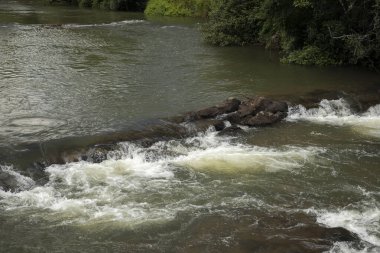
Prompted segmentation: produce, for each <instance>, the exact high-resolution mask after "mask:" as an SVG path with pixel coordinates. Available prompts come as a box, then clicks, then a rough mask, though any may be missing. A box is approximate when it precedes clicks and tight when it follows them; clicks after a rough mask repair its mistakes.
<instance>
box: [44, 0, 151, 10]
mask: <svg viewBox="0 0 380 253" xmlns="http://www.w3.org/2000/svg"><path fill="white" fill-rule="evenodd" d="M48 1H49V2H50V3H66V4H71V5H76V6H80V7H88V8H99V9H106V10H115V11H144V9H145V7H146V3H147V0H48Z"/></svg>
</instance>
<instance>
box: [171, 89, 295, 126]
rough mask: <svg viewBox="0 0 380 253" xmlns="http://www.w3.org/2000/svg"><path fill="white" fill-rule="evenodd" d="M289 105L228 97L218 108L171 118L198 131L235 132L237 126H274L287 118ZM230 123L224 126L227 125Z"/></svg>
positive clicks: (214, 107)
mask: <svg viewBox="0 0 380 253" xmlns="http://www.w3.org/2000/svg"><path fill="white" fill-rule="evenodd" d="M287 112H288V104H287V102H284V101H277V100H272V99H268V98H265V97H260V96H255V97H251V98H247V99H245V100H243V101H241V100H239V99H237V98H228V99H227V100H225V101H224V102H222V103H221V104H219V105H215V106H211V107H207V108H204V109H201V110H199V111H194V112H188V113H185V114H184V115H182V116H180V117H176V118H173V119H171V121H173V122H175V123H188V124H189V123H190V124H193V125H194V126H195V129H197V130H204V129H207V128H208V127H210V126H213V127H215V129H216V130H217V131H221V130H223V131H233V130H234V129H238V126H247V127H263V126H268V125H272V124H274V123H277V122H279V121H281V120H282V119H284V118H286V116H287ZM227 121H228V122H229V123H227V124H226V123H225V122H227Z"/></svg>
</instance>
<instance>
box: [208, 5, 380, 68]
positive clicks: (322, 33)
mask: <svg viewBox="0 0 380 253" xmlns="http://www.w3.org/2000/svg"><path fill="white" fill-rule="evenodd" d="M204 32H205V38H206V40H207V41H208V42H210V43H212V44H215V45H220V46H226V45H245V44H253V43H260V44H264V45H266V47H268V48H277V49H280V50H281V51H282V52H283V53H284V57H283V59H282V61H283V62H288V63H297V64H316V65H330V64H344V65H348V64H352V65H364V66H367V67H369V68H373V69H378V70H379V68H380V0H245V1H242V0H215V1H214V4H213V5H212V10H211V11H210V13H209V21H208V23H207V25H206V26H205V27H204Z"/></svg>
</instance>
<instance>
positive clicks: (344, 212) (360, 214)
mask: <svg viewBox="0 0 380 253" xmlns="http://www.w3.org/2000/svg"><path fill="white" fill-rule="evenodd" d="M306 212H307V213H312V214H314V215H316V217H317V222H318V223H320V224H323V225H325V226H327V227H343V228H345V229H347V230H349V231H350V232H352V233H355V234H356V235H358V236H359V238H360V239H361V240H362V241H363V242H364V246H363V247H362V249H357V248H356V247H355V246H354V245H351V244H350V243H346V242H339V243H335V244H334V246H333V247H332V249H331V250H330V251H329V252H379V250H380V209H379V207H378V206H377V202H376V201H374V200H372V201H365V202H364V203H358V204H353V205H349V206H347V207H345V208H342V209H340V210H335V211H330V210H315V209H308V210H306Z"/></svg>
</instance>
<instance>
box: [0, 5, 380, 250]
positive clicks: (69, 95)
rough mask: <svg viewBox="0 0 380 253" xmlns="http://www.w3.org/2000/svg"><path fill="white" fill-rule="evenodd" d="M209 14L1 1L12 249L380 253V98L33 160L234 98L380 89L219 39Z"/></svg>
mask: <svg viewBox="0 0 380 253" xmlns="http://www.w3.org/2000/svg"><path fill="white" fill-rule="evenodd" d="M198 22H200V21H199V20H189V19H149V18H146V17H144V16H143V15H142V14H136V13H122V12H105V11H96V10H83V9H76V8H68V7H62V6H60V7H49V6H43V5H38V4H36V3H35V2H34V3H33V1H10V0H1V1H0V42H1V43H0V252H270V253H272V252H303V253H304V252H380V202H379V201H380V177H379V176H380V105H373V106H372V107H370V108H369V109H368V110H365V111H364V112H360V113H358V112H356V111H355V110H354V108H352V106H351V105H350V103H349V101H346V100H345V99H343V98H341V99H330V100H327V99H325V100H322V101H321V102H320V104H319V107H318V108H314V109H307V108H305V107H303V106H302V105H294V106H292V107H291V108H290V109H289V116H288V117H287V118H286V119H285V120H284V121H283V122H281V123H279V124H277V125H275V126H273V127H267V128H257V129H254V128H253V129H245V130H244V132H243V133H240V134H237V135H232V136H222V135H218V134H217V132H215V131H213V129H209V130H207V131H205V132H200V133H197V134H194V135H192V136H187V137H184V138H164V139H160V140H158V141H152V142H151V143H150V144H149V145H146V144H144V143H141V142H138V141H133V140H131V141H123V142H119V143H117V146H116V148H115V149H113V150H112V151H110V152H109V153H108V154H107V158H106V159H105V160H103V161H102V162H100V163H93V162H91V161H84V160H81V161H76V162H72V161H71V162H67V163H64V164H52V165H49V166H47V167H43V168H41V167H40V166H36V165H35V164H34V165H33V161H37V160H38V159H39V158H41V156H44V155H45V154H46V153H48V152H52V150H59V151H61V150H64V149H67V148H70V147H71V146H86V145H87V144H94V143H98V142H100V143H101V140H102V138H104V136H108V135H110V134H111V135H112V133H116V132H119V133H120V132H122V133H128V132H129V131H132V130H136V129H143V128H145V127H146V126H149V125H151V124H155V123H157V122H159V120H158V119H159V118H163V117H168V116H173V115H176V114H178V113H181V112H184V111H189V110H193V109H197V108H201V107H204V106H207V105H212V104H214V103H216V102H220V101H221V100H223V99H225V98H226V97H229V96H245V95H253V94H258V95H267V96H268V95H271V96H282V97H284V96H285V97H297V96H299V95H301V94H305V93H307V92H311V91H314V90H316V89H323V90H341V91H346V92H357V91H362V90H366V89H368V88H373V87H376V85H377V87H380V86H379V85H380V76H379V74H376V73H371V72H366V71H364V70H358V69H353V68H313V67H300V66H291V65H282V64H280V63H279V60H278V55H277V54H276V53H275V52H268V51H263V50H262V49H260V48H255V47H253V48H213V47H210V46H208V45H205V44H204V43H203V42H202V38H201V34H200V32H199V26H200V24H199V23H198ZM377 89H378V88H377ZM146 138H148V139H149V137H146Z"/></svg>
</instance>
